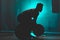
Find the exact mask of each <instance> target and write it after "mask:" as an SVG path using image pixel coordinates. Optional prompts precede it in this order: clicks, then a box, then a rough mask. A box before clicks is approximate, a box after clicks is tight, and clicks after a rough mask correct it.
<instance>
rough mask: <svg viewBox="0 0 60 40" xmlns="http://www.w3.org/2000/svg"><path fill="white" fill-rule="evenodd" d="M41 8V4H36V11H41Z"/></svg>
mask: <svg viewBox="0 0 60 40" xmlns="http://www.w3.org/2000/svg"><path fill="white" fill-rule="evenodd" d="M42 8H43V4H41V3H38V4H37V6H36V11H40V12H41V11H42Z"/></svg>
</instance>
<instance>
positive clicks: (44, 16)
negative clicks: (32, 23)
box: [17, 0, 52, 36]
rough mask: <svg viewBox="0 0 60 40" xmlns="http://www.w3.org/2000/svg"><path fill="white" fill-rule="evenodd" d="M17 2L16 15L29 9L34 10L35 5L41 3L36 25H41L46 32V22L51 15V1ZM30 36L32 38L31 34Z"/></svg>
mask: <svg viewBox="0 0 60 40" xmlns="http://www.w3.org/2000/svg"><path fill="white" fill-rule="evenodd" d="M18 2H19V4H18V13H17V14H19V13H21V12H23V11H26V10H29V9H34V8H36V5H37V3H42V4H43V10H42V12H39V13H40V14H39V16H38V18H37V21H36V23H37V24H42V25H43V26H44V27H45V31H47V30H48V20H49V17H50V16H51V14H52V0H22V1H20V0H19V1H18ZM31 35H32V36H34V34H33V33H31Z"/></svg>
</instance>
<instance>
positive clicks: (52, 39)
mask: <svg viewBox="0 0 60 40" xmlns="http://www.w3.org/2000/svg"><path fill="white" fill-rule="evenodd" d="M0 40H18V38H17V37H16V36H15V34H14V32H0ZM34 40H60V35H56V34H54V35H46V34H44V35H43V36H40V37H39V38H34Z"/></svg>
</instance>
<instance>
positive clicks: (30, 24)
mask: <svg viewBox="0 0 60 40" xmlns="http://www.w3.org/2000/svg"><path fill="white" fill-rule="evenodd" d="M42 7H43V4H41V3H38V4H37V7H36V8H35V9H30V10H26V11H24V12H23V13H21V14H19V15H18V17H17V19H18V22H19V23H20V24H19V25H18V27H17V28H16V30H15V33H16V36H17V37H18V38H20V39H21V40H25V39H26V40H31V35H30V32H31V31H33V32H34V33H35V34H36V36H39V35H41V34H43V33H44V28H43V26H42V25H39V24H36V20H37V16H38V15H39V11H40V12H41V11H42Z"/></svg>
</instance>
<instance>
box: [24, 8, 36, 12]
mask: <svg viewBox="0 0 60 40" xmlns="http://www.w3.org/2000/svg"><path fill="white" fill-rule="evenodd" d="M34 10H35V9H29V10H26V11H24V12H31V11H34Z"/></svg>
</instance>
